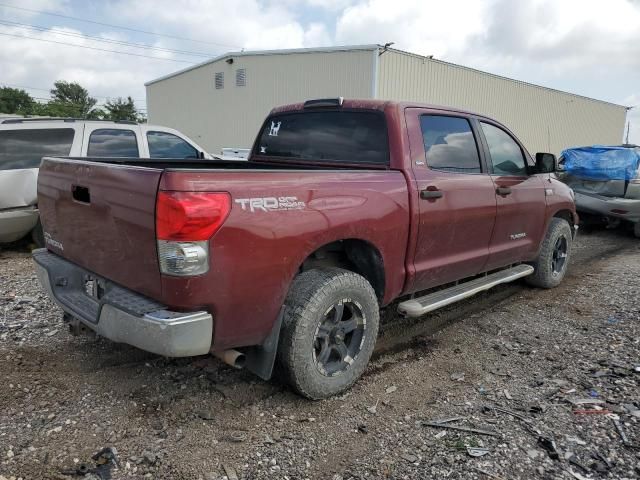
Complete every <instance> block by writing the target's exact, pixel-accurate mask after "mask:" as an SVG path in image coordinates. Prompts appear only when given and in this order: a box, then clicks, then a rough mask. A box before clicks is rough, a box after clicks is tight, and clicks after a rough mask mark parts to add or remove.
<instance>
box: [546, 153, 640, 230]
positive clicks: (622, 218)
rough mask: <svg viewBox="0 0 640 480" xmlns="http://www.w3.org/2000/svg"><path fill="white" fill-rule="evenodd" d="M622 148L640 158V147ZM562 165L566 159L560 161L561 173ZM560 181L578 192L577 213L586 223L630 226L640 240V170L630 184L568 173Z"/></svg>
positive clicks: (576, 195) (562, 173)
mask: <svg viewBox="0 0 640 480" xmlns="http://www.w3.org/2000/svg"><path fill="white" fill-rule="evenodd" d="M623 147H626V148H632V149H635V150H636V151H637V152H638V154H639V155H640V146H637V145H623ZM563 163H564V158H563V157H560V160H559V165H560V169H562V168H563ZM558 177H559V178H560V180H562V181H563V182H564V183H566V184H567V185H569V186H570V187H571V188H572V189H573V191H574V192H575V198H576V209H577V210H578V213H579V214H581V216H582V217H583V218H584V219H589V218H594V219H596V220H604V221H605V222H607V223H609V224H612V225H617V224H619V223H623V222H625V223H629V224H631V225H632V226H633V231H634V233H635V235H636V237H639V238H640V170H638V172H637V173H636V175H635V178H632V179H630V180H592V179H584V178H580V177H579V176H575V175H571V174H570V173H568V172H560V173H559V174H558Z"/></svg>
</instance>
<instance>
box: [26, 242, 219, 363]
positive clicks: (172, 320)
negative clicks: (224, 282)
mask: <svg viewBox="0 0 640 480" xmlns="http://www.w3.org/2000/svg"><path fill="white" fill-rule="evenodd" d="M33 258H34V260H35V263H36V273H37V275H38V279H39V280H40V284H41V285H42V287H43V288H44V290H45V291H46V292H47V293H48V294H49V296H50V297H51V298H52V299H53V300H54V301H55V302H56V303H57V304H58V305H59V306H60V308H62V309H63V310H64V311H65V312H67V313H68V314H70V315H71V316H73V317H75V318H77V319H78V320H80V321H81V322H82V323H83V324H84V325H86V326H87V327H88V328H90V329H91V330H93V331H95V332H96V333H97V334H98V335H101V336H103V337H106V338H108V339H110V340H112V341H114V342H119V343H126V344H129V345H133V346H135V347H138V348H140V349H142V350H146V351H148V352H152V353H156V354H158V355H164V356H166V357H190V356H195V355H205V354H207V353H209V350H210V349H211V340H212V336H213V318H212V316H211V315H210V314H209V313H208V312H205V311H199V312H188V313H184V312H174V311H170V310H167V309H166V307H165V306H164V305H162V304H160V303H157V302H155V301H153V300H150V299H148V298H146V297H143V296H141V295H138V294H136V293H134V292H132V291H130V290H126V289H124V288H122V287H120V286H119V285H116V284H114V283H113V282H110V281H108V280H106V279H102V278H100V277H97V276H96V275H94V274H92V273H91V272H89V271H87V270H84V269H83V268H81V267H78V266H77V265H75V264H73V263H71V262H68V261H66V260H64V259H63V258H61V257H59V256H58V255H55V254H53V253H51V252H49V251H47V250H46V249H39V250H35V251H34V252H33ZM88 281H89V282H88ZM88 291H89V292H91V295H90V294H89V293H88ZM94 292H99V294H98V295H95V294H94Z"/></svg>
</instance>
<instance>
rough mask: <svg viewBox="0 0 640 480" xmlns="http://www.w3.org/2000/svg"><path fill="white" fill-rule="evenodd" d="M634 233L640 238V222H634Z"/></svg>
mask: <svg viewBox="0 0 640 480" xmlns="http://www.w3.org/2000/svg"><path fill="white" fill-rule="evenodd" d="M633 234H634V235H635V236H636V238H640V222H637V223H634V224H633Z"/></svg>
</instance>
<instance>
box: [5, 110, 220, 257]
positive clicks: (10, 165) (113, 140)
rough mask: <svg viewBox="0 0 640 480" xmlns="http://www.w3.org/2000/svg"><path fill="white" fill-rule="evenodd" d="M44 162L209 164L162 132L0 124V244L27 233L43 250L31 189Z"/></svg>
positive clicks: (37, 122) (66, 123) (83, 124)
mask: <svg viewBox="0 0 640 480" xmlns="http://www.w3.org/2000/svg"><path fill="white" fill-rule="evenodd" d="M44 156H63V157H67V156H70V157H86V156H91V157H129V158H138V157H143V158H172V159H179V158H200V159H210V160H213V159H214V157H212V156H211V155H210V154H208V153H206V152H205V151H204V150H203V149H202V148H201V147H199V146H198V145H197V144H196V143H195V142H194V141H193V140H191V139H190V138H188V137H186V136H185V135H183V134H182V133H180V132H178V131H177V130H173V129H171V128H167V127H160V126H155V125H145V124H137V123H135V122H126V121H115V122H114V121H103V120H100V121H92V120H76V119H63V118H60V119H49V118H13V119H4V120H1V121H0V244H1V243H8V242H13V241H16V240H19V239H21V238H22V237H24V236H26V235H28V234H29V233H31V235H32V237H33V240H34V241H35V242H36V243H37V244H38V245H43V238H42V228H41V226H40V223H39V221H38V205H37V193H36V189H37V179H38V167H39V166H40V160H41V159H42V157H44Z"/></svg>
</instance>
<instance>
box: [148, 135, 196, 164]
mask: <svg viewBox="0 0 640 480" xmlns="http://www.w3.org/2000/svg"><path fill="white" fill-rule="evenodd" d="M147 141H148V142H149V156H150V157H151V158H198V150H196V149H195V148H194V147H193V145H190V144H189V143H187V142H186V141H184V140H183V139H182V138H180V137H178V136H176V135H173V134H172V133H167V132H147Z"/></svg>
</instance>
